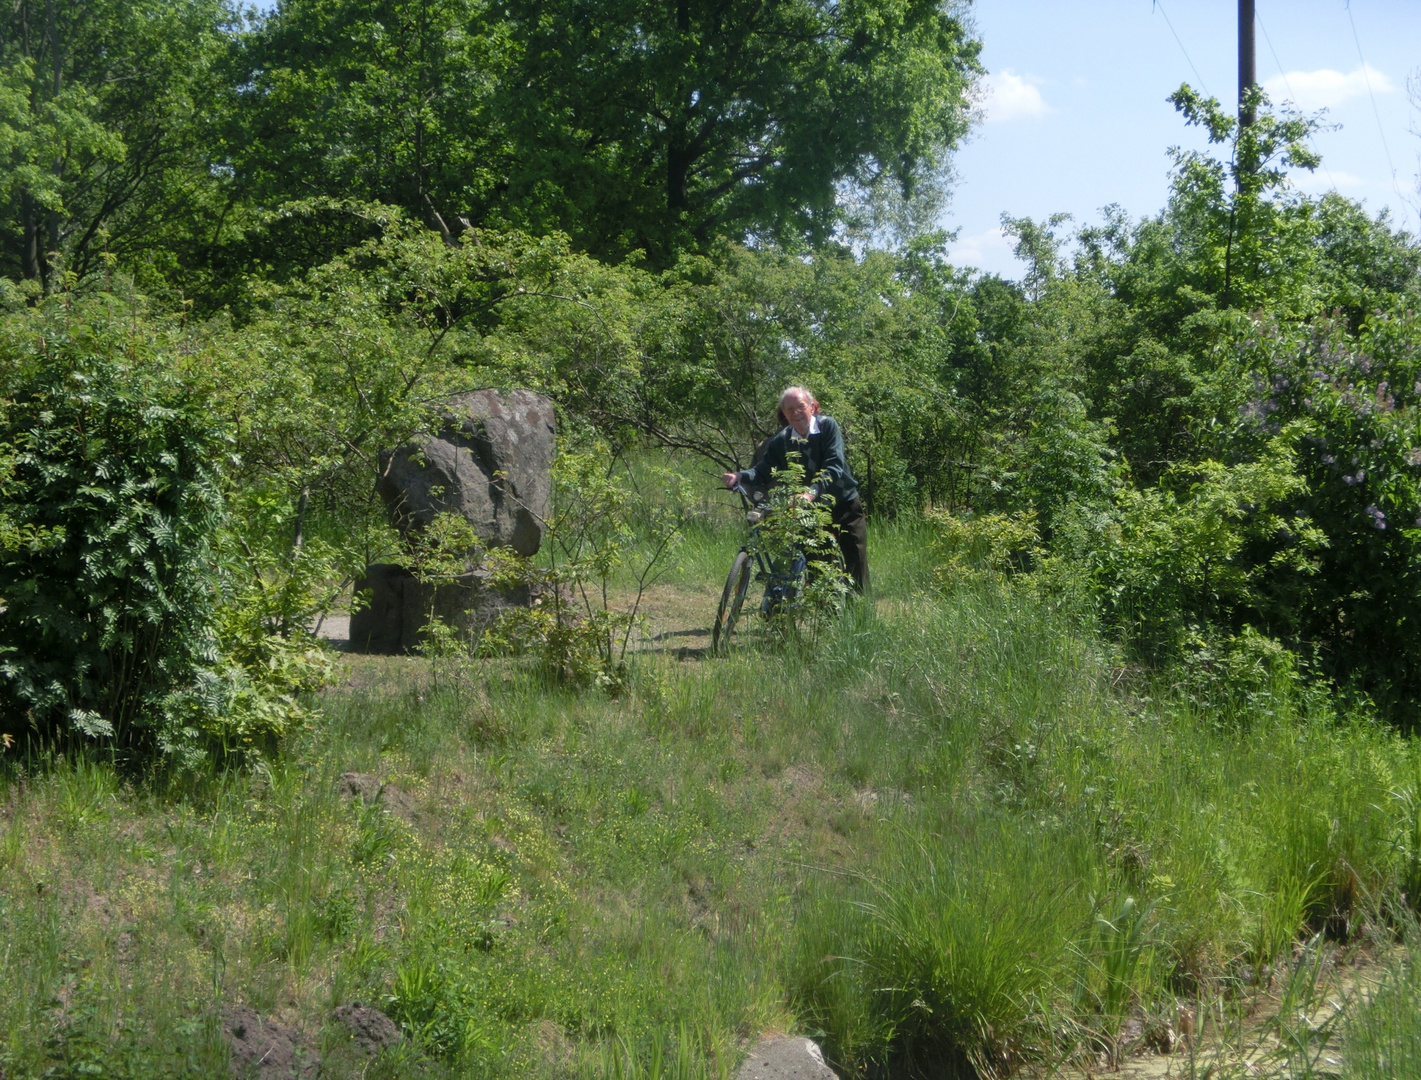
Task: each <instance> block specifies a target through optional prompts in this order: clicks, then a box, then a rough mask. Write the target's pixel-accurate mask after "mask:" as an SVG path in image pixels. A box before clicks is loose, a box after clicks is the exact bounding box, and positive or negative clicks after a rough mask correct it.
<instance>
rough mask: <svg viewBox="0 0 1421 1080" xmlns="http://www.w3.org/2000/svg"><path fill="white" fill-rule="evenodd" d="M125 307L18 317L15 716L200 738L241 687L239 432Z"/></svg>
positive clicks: (145, 742) (6, 714)
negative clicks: (222, 473) (226, 628)
mask: <svg viewBox="0 0 1421 1080" xmlns="http://www.w3.org/2000/svg"><path fill="white" fill-rule="evenodd" d="M108 303H109V301H95V302H91V303H89V304H79V303H77V302H75V301H73V300H72V299H71V298H69V297H61V298H57V299H54V300H51V301H49V302H48V303H46V304H45V305H43V306H42V307H39V308H36V309H31V310H28V311H21V312H19V313H17V314H14V315H12V316H10V317H9V318H8V319H6V321H5V323H4V324H3V334H4V336H3V339H2V340H0V349H3V352H0V364H3V366H0V380H3V383H0V398H3V399H5V400H7V401H8V407H7V409H6V410H5V413H4V425H3V431H0V444H5V445H8V446H9V447H11V455H10V456H11V461H10V462H9V465H8V467H7V469H6V474H7V479H6V481H5V484H4V488H3V506H0V515H2V516H3V517H4V518H5V519H7V521H8V522H9V523H10V525H9V528H8V534H9V535H8V536H7V542H6V544H5V545H4V546H3V548H0V580H3V582H4V586H3V588H4V594H3V604H4V607H3V610H0V730H3V731H4V732H6V733H7V734H12V735H18V734H21V733H25V732H28V733H29V734H31V735H38V736H39V737H40V738H43V739H61V740H64V739H70V738H74V737H89V738H103V739H108V740H111V741H112V742H113V744H115V745H117V746H121V747H125V748H134V749H137V750H139V751H140V752H149V751H152V750H155V749H156V750H158V751H161V752H165V753H171V752H175V751H180V750H182V751H191V750H193V749H194V748H195V746H196V744H197V742H198V741H199V739H200V737H201V735H202V733H203V729H204V727H206V726H208V723H209V721H210V720H211V719H212V718H214V717H216V716H218V715H220V714H222V713H223V712H225V710H226V708H227V706H228V704H229V700H230V698H231V696H232V693H233V688H232V686H231V685H230V679H229V678H228V677H227V675H225V674H224V672H223V665H222V663H221V660H220V656H219V649H218V642H217V635H216V632H215V612H216V607H217V601H218V599H219V595H218V589H217V587H216V585H217V578H216V573H215V566H214V559H213V554H212V542H213V538H214V536H215V535H216V532H217V530H218V528H219V526H220V524H221V522H222V518H223V498H222V491H221V487H220V484H219V473H218V462H219V461H220V460H221V456H222V453H223V452H224V450H225V444H224V440H223V435H222V432H221V430H220V429H219V428H218V427H217V426H216V425H215V424H214V423H213V422H212V421H211V420H209V419H208V415H207V410H206V408H205V407H204V402H203V400H202V399H201V397H200V396H197V395H195V394H194V393H193V391H192V390H191V388H190V386H189V385H188V383H187V382H185V380H184V379H183V378H182V376H181V374H180V370H179V367H178V363H177V361H176V360H175V359H174V358H172V357H171V356H170V355H169V354H167V353H166V352H165V351H164V350H163V349H162V348H161V345H160V343H159V342H158V341H156V340H154V339H153V338H151V337H145V336H143V335H142V334H140V333H139V332H137V331H136V330H135V327H136V326H141V325H142V323H141V321H139V320H136V319H134V320H128V319H122V318H120V317H115V315H114V314H113V313H112V311H111V310H110V309H109V307H108V306H107V305H108Z"/></svg>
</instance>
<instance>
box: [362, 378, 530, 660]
mask: <svg viewBox="0 0 1421 1080" xmlns="http://www.w3.org/2000/svg"><path fill="white" fill-rule="evenodd" d="M556 434H557V418H556V414H555V412H554V410H553V403H552V402H551V401H550V400H548V399H547V398H545V397H543V395H541V394H535V393H533V392H532V391H531V390H512V391H509V392H507V393H503V392H500V391H498V390H477V391H475V392H473V393H471V394H464V395H462V396H460V397H456V398H453V399H451V400H450V402H449V407H448V410H447V411H446V413H445V417H444V422H443V425H442V426H441V428H440V430H439V431H438V432H437V433H436V434H432V435H431V434H422V435H417V436H415V438H414V439H412V440H411V441H410V442H408V443H406V444H405V445H403V446H401V447H398V448H397V449H395V450H393V451H388V452H386V453H383V454H381V455H380V476H379V479H378V481H377V484H376V487H377V489H378V490H379V492H380V497H381V498H382V499H383V500H384V502H385V506H386V509H387V510H388V511H389V513H390V520H391V521H392V522H394V524H395V527H396V528H398V529H399V530H400V531H401V532H403V533H409V532H411V531H414V530H418V529H422V528H424V527H425V526H427V525H428V524H429V523H430V521H431V520H433V518H434V516H435V515H436V514H439V513H456V514H461V515H462V516H463V517H464V518H465V519H466V520H467V521H468V522H469V524H470V525H472V526H473V527H474V531H475V532H476V533H478V534H479V538H480V539H481V540H482V541H483V543H484V544H485V545H486V546H487V547H511V548H512V549H513V550H514V551H516V552H518V554H520V555H533V554H535V553H536V552H537V550H538V548H539V546H540V545H541V544H542V541H543V522H544V521H545V520H547V517H548V514H549V513H550V512H551V500H552V471H551V470H552V464H553V450H554V441H555V436H556ZM353 639H354V634H352V640H353Z"/></svg>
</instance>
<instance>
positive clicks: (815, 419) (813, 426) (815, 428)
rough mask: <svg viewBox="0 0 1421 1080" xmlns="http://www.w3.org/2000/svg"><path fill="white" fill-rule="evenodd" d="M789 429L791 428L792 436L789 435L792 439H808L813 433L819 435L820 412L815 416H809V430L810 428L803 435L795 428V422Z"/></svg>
mask: <svg viewBox="0 0 1421 1080" xmlns="http://www.w3.org/2000/svg"><path fill="white" fill-rule="evenodd" d="M789 430H790V436H789V437H790V438H791V439H807V438H809V436H811V435H818V434H819V414H818V413H815V414H814V415H813V416H811V417H810V418H809V430H808V431H807V432H805V433H804V434H803V435H801V434H800V433H799V432H797V431H795V430H794V425H793V424H791V425H790V429H789Z"/></svg>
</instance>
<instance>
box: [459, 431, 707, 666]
mask: <svg viewBox="0 0 1421 1080" xmlns="http://www.w3.org/2000/svg"><path fill="white" fill-rule="evenodd" d="M570 442H571V445H564V447H563V448H562V449H561V450H560V451H559V453H558V456H557V459H556V460H555V461H554V463H553V481H554V484H553V512H552V515H551V517H550V518H549V519H548V520H547V521H546V522H545V523H544V538H543V550H542V552H541V553H540V555H539V556H538V557H537V558H536V559H524V558H520V557H518V556H516V555H513V554H512V553H511V552H508V551H506V550H495V551H491V552H489V553H488V555H487V556H486V557H485V563H486V565H487V566H488V567H489V568H490V569H491V570H492V571H493V580H494V582H495V583H496V584H503V585H513V586H519V587H527V588H529V589H530V590H531V591H532V593H533V594H534V596H535V599H534V602H533V605H532V606H531V607H514V608H510V609H508V610H507V611H505V612H504V613H503V614H502V615H501V616H500V617H499V619H498V620H497V621H496V622H495V623H494V624H493V625H492V626H490V627H489V628H488V629H487V630H486V631H485V632H484V634H483V637H482V639H481V641H480V644H479V648H480V649H481V650H482V651H483V652H484V653H485V654H509V655H515V656H517V655H527V656H533V657H536V658H537V661H538V663H539V665H540V667H541V668H542V670H543V672H544V674H546V675H548V676H550V677H551V678H553V679H556V680H559V681H561V682H564V683H567V684H570V685H573V686H598V687H601V688H602V689H605V690H608V691H611V692H618V691H620V690H621V688H622V686H623V683H624V682H625V680H626V678H627V674H628V668H627V663H626V656H627V649H628V647H629V646H630V644H631V642H632V635H633V633H634V632H635V631H636V629H637V625H638V612H639V611H640V609H641V602H642V600H643V598H644V597H645V595H646V590H647V589H648V588H649V587H650V586H651V585H652V584H654V583H655V582H656V580H657V579H658V578H660V577H661V575H662V574H664V573H665V571H666V570H667V569H668V567H669V565H670V559H671V557H672V556H673V555H674V553H675V550H676V548H677V546H678V545H679V544H680V542H681V539H682V530H683V527H684V525H685V518H686V513H687V509H686V508H687V506H688V505H689V504H690V499H689V496H688V493H687V491H686V490H685V485H684V481H683V480H682V478H680V477H678V476H676V475H675V474H674V473H672V472H670V471H669V470H664V469H654V468H652V469H646V470H642V475H638V474H637V473H636V472H633V471H632V470H630V469H627V468H625V462H622V461H619V460H618V459H617V458H616V457H614V455H613V454H612V451H611V448H610V447H608V446H607V445H606V444H605V443H603V442H601V441H599V440H596V439H581V440H579V439H578V438H577V437H576V436H574V437H573V438H572V439H571V440H570ZM648 484H649V485H650V487H648Z"/></svg>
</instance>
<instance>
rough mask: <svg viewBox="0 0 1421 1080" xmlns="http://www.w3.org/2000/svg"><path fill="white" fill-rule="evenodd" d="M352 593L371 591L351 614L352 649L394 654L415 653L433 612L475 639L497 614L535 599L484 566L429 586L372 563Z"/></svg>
mask: <svg viewBox="0 0 1421 1080" xmlns="http://www.w3.org/2000/svg"><path fill="white" fill-rule="evenodd" d="M355 591H356V592H366V591H368V593H369V603H368V604H366V605H365V606H364V607H362V608H360V609H359V610H357V611H355V612H354V613H353V614H352V615H351V616H350V649H351V651H352V652H358V653H376V654H379V655H382V656H395V655H399V654H402V653H412V652H415V651H416V650H417V649H418V648H419V647H420V646H421V645H422V644H423V643H424V628H425V626H426V625H427V624H428V623H429V620H430V617H431V616H434V617H436V618H438V619H441V620H443V621H444V622H445V623H447V624H448V625H449V626H451V627H452V628H453V629H454V630H456V631H458V632H459V634H460V635H461V636H462V637H464V638H465V639H466V640H467V639H469V638H473V637H476V636H477V635H478V634H479V633H481V632H482V631H483V629H484V628H485V627H487V626H488V625H489V624H490V623H491V622H493V620H494V619H496V618H497V617H498V615H499V613H500V612H502V611H505V610H507V609H508V608H510V607H527V606H528V605H529V604H531V603H532V602H533V599H534V598H533V595H532V591H531V589H530V588H529V587H528V586H526V585H522V586H498V585H494V584H492V583H491V582H490V581H489V574H488V572H487V571H485V570H471V571H469V572H468V573H467V574H462V575H460V576H459V577H458V578H456V579H455V580H453V581H447V582H443V583H441V584H439V585H432V584H429V583H428V582H423V581H420V580H419V579H418V578H416V577H415V576H414V574H412V573H410V572H409V571H408V570H406V569H405V568H404V567H403V566H395V565H393V564H391V563H376V564H375V565H373V566H367V567H366V568H365V576H364V577H363V578H359V579H357V581H356V582H355Z"/></svg>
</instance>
